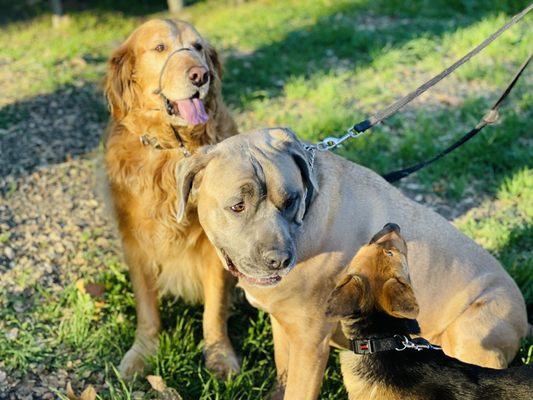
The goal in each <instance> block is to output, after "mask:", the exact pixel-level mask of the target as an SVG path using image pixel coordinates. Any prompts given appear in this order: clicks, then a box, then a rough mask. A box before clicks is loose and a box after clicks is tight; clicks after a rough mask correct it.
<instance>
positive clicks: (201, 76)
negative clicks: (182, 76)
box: [189, 67, 209, 87]
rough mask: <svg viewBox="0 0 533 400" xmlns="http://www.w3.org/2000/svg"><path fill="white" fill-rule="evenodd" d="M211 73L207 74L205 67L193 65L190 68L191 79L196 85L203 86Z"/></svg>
mask: <svg viewBox="0 0 533 400" xmlns="http://www.w3.org/2000/svg"><path fill="white" fill-rule="evenodd" d="M208 79H209V75H208V74H207V69H206V68H204V67H192V68H191V69H190V70H189V80H190V81H191V82H192V84H193V85H194V86H198V87H200V86H202V85H205V84H206V83H207V80H208Z"/></svg>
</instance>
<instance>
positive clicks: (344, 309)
mask: <svg viewBox="0 0 533 400" xmlns="http://www.w3.org/2000/svg"><path fill="white" fill-rule="evenodd" d="M367 293H368V290H367V283H366V281H365V278H363V277H361V276H359V275H347V276H346V277H345V278H344V279H342V280H341V281H340V282H339V283H338V284H337V287H335V289H333V291H332V292H331V294H330V295H329V298H328V300H327V308H326V317H330V318H332V317H337V318H346V317H349V316H352V315H356V314H359V313H360V312H361V311H362V310H363V308H364V303H365V300H366V299H365V296H367Z"/></svg>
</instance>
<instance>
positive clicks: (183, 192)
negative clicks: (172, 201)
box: [176, 146, 213, 223]
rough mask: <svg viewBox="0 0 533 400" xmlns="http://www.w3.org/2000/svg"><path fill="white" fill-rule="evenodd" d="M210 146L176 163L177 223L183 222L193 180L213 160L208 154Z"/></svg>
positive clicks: (211, 154)
mask: <svg viewBox="0 0 533 400" xmlns="http://www.w3.org/2000/svg"><path fill="white" fill-rule="evenodd" d="M210 148H211V146H204V147H202V148H200V149H198V151H197V152H196V154H194V155H193V156H191V157H187V158H185V159H183V160H181V161H180V162H179V163H178V167H177V169H176V183H177V187H178V201H179V204H178V210H177V213H176V219H177V221H178V222H179V223H182V222H183V221H185V216H186V210H187V202H188V200H189V194H190V193H191V190H192V186H193V183H194V178H195V177H196V175H197V174H198V173H199V172H200V171H202V170H203V169H204V168H205V167H206V165H207V164H208V163H209V161H211V159H212V158H213V153H209V149H210Z"/></svg>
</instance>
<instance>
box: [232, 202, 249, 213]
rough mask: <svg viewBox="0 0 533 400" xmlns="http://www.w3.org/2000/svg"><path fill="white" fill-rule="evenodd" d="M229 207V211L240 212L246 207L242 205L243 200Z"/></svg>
mask: <svg viewBox="0 0 533 400" xmlns="http://www.w3.org/2000/svg"><path fill="white" fill-rule="evenodd" d="M230 208H231V211H233V212H234V213H241V212H243V211H244V209H245V208H246V207H245V206H244V201H241V202H239V203H237V204H234V205H232V206H231V207H230Z"/></svg>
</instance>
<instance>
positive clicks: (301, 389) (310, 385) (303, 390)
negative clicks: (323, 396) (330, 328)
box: [284, 327, 330, 400]
mask: <svg viewBox="0 0 533 400" xmlns="http://www.w3.org/2000/svg"><path fill="white" fill-rule="evenodd" d="M312 330H313V328H312V327H309V328H308V331H309V332H312ZM289 338H290V339H289V340H290V353H289V371H288V377H287V386H286V388H285V397H284V399H285V400H314V399H316V398H318V394H319V392H320V387H321V385H322V380H323V378H324V370H325V369H326V364H327V362H328V356H329V339H330V338H329V336H327V337H321V338H313V337H312V335H309V337H306V335H305V334H300V335H297V336H295V337H293V336H289Z"/></svg>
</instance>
